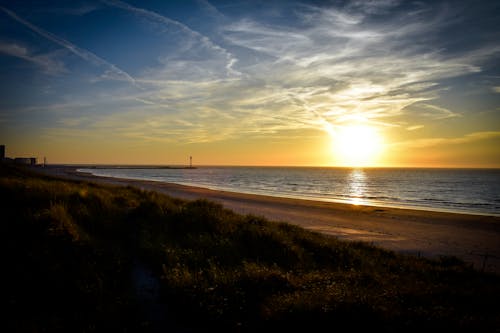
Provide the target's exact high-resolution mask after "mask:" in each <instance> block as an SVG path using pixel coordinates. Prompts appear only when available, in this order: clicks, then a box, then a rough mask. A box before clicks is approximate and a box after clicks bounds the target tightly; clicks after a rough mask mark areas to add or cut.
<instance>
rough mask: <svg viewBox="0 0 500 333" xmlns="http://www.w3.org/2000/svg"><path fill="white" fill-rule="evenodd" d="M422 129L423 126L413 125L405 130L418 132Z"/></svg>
mask: <svg viewBox="0 0 500 333" xmlns="http://www.w3.org/2000/svg"><path fill="white" fill-rule="evenodd" d="M422 128H424V125H413V126H408V127H407V128H406V129H407V130H408V131H416V130H419V129H422Z"/></svg>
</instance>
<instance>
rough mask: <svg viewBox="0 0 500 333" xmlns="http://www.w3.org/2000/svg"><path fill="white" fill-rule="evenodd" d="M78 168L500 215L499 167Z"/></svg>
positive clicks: (254, 190) (259, 190)
mask: <svg viewBox="0 0 500 333" xmlns="http://www.w3.org/2000/svg"><path fill="white" fill-rule="evenodd" d="M79 171H81V172H88V173H91V174H94V175H96V176H106V177H117V178H128V179H139V180H151V181H158V182H169V183H177V184H183V185H191V186H198V187H204V188H209V189H215V190H224V191H231V192H240V193H250V194H264V195H270V196H277V197H288V198H298V199H313V200H321V201H331V202H343V203H350V204H356V205H373V206H385V207H401V208H414V209H425V210H435V211H447V212H450V211H451V212H461V213H470V214H483V215H500V169H427V168H415V169H414V168H365V169H349V168H326V167H325V168H323V167H213V166H206V167H197V168H196V169H182V168H180V169H166V168H158V169H156V168H125V167H120V168H115V167H110V168H102V167H99V168H81V169H79Z"/></svg>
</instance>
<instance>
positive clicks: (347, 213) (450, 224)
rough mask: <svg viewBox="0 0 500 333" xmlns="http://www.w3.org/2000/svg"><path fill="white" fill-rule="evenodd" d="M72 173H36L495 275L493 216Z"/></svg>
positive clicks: (499, 252) (497, 226) (61, 169)
mask: <svg viewBox="0 0 500 333" xmlns="http://www.w3.org/2000/svg"><path fill="white" fill-rule="evenodd" d="M77 169H78V167H72V166H50V167H47V168H43V169H37V170H39V171H40V172H41V173H44V174H48V175H52V176H57V177H61V178H66V179H72V180H80V181H89V182H96V183H102V184H108V185H117V186H133V187H137V188H141V189H143V190H151V191H157V192H160V193H164V194H167V195H169V196H172V197H176V198H180V199H186V200H195V199H208V200H211V201H215V202H218V203H220V204H222V205H223V206H224V207H225V208H228V209H231V210H233V211H235V212H237V213H241V214H252V215H257V216H263V217H265V218H267V219H269V220H272V221H282V222H287V223H291V224H295V225H299V226H301V227H303V228H306V229H309V230H313V231H317V232H321V233H324V234H328V235H332V236H335V237H338V238H341V239H346V240H350V241H364V242H368V243H371V244H373V245H377V246H380V247H383V248H386V249H389V250H393V251H396V252H400V253H407V254H412V255H419V256H424V257H429V258H437V257H440V256H456V257H458V258H460V259H462V260H464V261H465V262H468V263H470V264H473V265H474V267H475V268H476V269H480V270H481V269H483V268H484V270H485V271H492V272H496V273H500V242H499V241H498V240H499V239H500V217H498V216H488V215H474V214H463V213H453V212H439V211H427V210H422V209H405V208H393V207H382V206H380V207H378V206H363V205H353V204H348V203H337V202H329V201H315V200H306V199H294V198H286V197H274V196H265V195H257V194H245V193H236V192H227V191H220V190H211V189H206V188H201V187H194V186H186V185H179V184H173V183H163V182H155V181H145V180H131V179H122V178H111V177H99V176H94V175H92V174H90V173H82V172H77Z"/></svg>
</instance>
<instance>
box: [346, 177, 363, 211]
mask: <svg viewBox="0 0 500 333" xmlns="http://www.w3.org/2000/svg"><path fill="white" fill-rule="evenodd" d="M348 184H349V185H348V195H349V203H351V204H353V205H362V204H365V203H366V202H365V200H364V199H363V195H364V194H365V186H366V175H365V172H364V171H363V169H353V170H352V171H351V173H350V174H349V176H348Z"/></svg>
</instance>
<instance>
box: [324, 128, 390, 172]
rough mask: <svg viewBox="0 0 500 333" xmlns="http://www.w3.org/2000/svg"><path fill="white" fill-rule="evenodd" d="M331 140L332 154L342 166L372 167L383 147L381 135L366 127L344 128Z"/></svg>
mask: <svg viewBox="0 0 500 333" xmlns="http://www.w3.org/2000/svg"><path fill="white" fill-rule="evenodd" d="M333 140H334V141H333V147H334V148H333V149H334V154H335V156H336V158H337V160H338V161H339V162H340V163H341V164H342V165H343V166H358V167H361V166H373V165H374V164H376V163H377V159H378V158H379V155H380V153H381V152H382V147H383V140H382V137H381V135H380V134H379V133H378V131H377V130H376V129H375V128H374V127H371V126H367V125H348V126H344V127H342V128H341V129H339V130H338V131H337V132H336V133H335V135H334V138H333Z"/></svg>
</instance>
